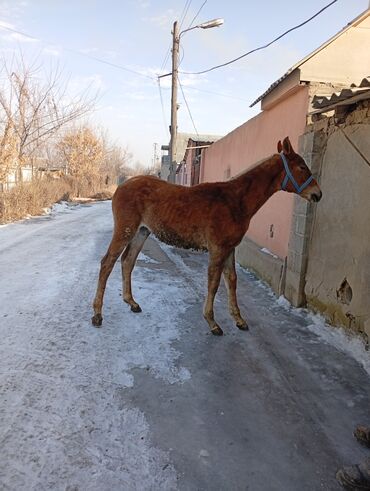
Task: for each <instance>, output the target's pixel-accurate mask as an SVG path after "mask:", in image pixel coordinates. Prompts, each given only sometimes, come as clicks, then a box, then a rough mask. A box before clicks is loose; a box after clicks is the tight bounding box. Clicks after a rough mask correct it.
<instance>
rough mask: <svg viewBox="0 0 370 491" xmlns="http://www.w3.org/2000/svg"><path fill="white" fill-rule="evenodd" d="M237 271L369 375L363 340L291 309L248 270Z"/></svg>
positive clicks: (369, 356)
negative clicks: (251, 280) (252, 280)
mask: <svg viewBox="0 0 370 491" xmlns="http://www.w3.org/2000/svg"><path fill="white" fill-rule="evenodd" d="M238 270H239V271H241V272H243V274H245V275H247V276H249V277H250V278H253V279H254V282H255V284H256V286H257V287H258V288H261V289H262V290H264V293H266V294H267V295H268V296H270V297H271V298H272V299H274V301H275V304H276V305H278V306H279V307H280V308H283V309H284V310H286V311H288V312H290V313H291V314H293V315H297V316H299V317H301V318H303V319H305V320H306V322H307V329H309V330H310V331H311V332H313V333H314V334H316V335H317V336H318V337H319V339H320V340H322V341H324V342H325V343H327V344H330V345H331V346H334V347H335V348H336V349H338V350H339V351H342V352H343V353H346V354H347V355H348V356H350V357H351V358H353V359H354V360H356V361H357V362H358V363H359V364H360V365H361V366H362V367H363V368H364V370H365V371H366V372H367V373H368V374H369V375H370V352H369V351H368V350H367V349H366V344H365V341H364V340H363V338H361V337H360V336H358V335H356V334H351V333H349V332H348V331H346V330H345V329H343V328H342V327H340V326H332V325H330V324H328V323H327V322H326V321H325V318H324V317H323V316H322V315H320V314H315V313H313V312H312V311H310V310H308V309H306V308H296V307H293V305H292V304H291V303H290V302H289V300H288V299H287V298H285V297H284V296H283V295H281V296H280V297H278V298H277V297H276V295H275V293H274V292H273V290H272V289H271V288H270V286H269V285H267V284H266V283H265V282H264V281H262V280H258V279H257V280H256V277H255V275H254V274H253V273H251V272H250V271H249V270H248V269H246V268H243V267H242V266H239V267H238Z"/></svg>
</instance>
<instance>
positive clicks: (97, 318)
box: [91, 314, 103, 327]
mask: <svg viewBox="0 0 370 491" xmlns="http://www.w3.org/2000/svg"><path fill="white" fill-rule="evenodd" d="M91 322H92V325H93V326H95V327H101V325H102V323H103V317H102V315H101V314H95V315H94V316H93V317H91Z"/></svg>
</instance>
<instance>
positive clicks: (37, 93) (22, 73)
mask: <svg viewBox="0 0 370 491" xmlns="http://www.w3.org/2000/svg"><path fill="white" fill-rule="evenodd" d="M0 74H1V76H2V77H3V79H5V83H4V84H3V86H2V87H1V88H0V134H3V136H4V137H5V135H6V132H7V131H8V133H9V128H12V132H13V136H14V138H15V139H16V144H17V145H16V146H17V159H16V160H17V165H18V167H22V166H23V165H24V164H25V163H26V161H27V162H32V160H33V159H34V158H35V156H36V154H37V152H38V151H39V150H40V148H41V147H42V145H44V144H45V142H47V140H48V139H49V138H51V137H52V136H53V135H55V133H56V132H58V131H59V130H60V129H61V128H62V127H64V126H66V125H67V124H69V123H71V122H73V121H76V120H77V119H79V118H81V117H82V116H84V115H86V114H87V113H88V112H90V111H91V110H92V109H93V106H94V103H95V100H96V96H90V95H89V94H88V93H86V92H85V93H84V94H82V95H78V96H76V97H72V98H71V97H69V96H67V89H68V84H67V83H66V82H64V81H63V80H62V76H61V72H60V70H58V69H55V70H51V71H50V73H49V74H48V76H47V78H46V79H45V81H42V79H43V77H42V66H40V65H35V64H34V65H32V66H26V64H25V63H24V60H23V58H22V56H21V55H20V57H19V59H18V60H13V62H12V63H11V64H10V65H9V64H7V63H6V62H5V61H3V64H2V67H1V68H0Z"/></svg>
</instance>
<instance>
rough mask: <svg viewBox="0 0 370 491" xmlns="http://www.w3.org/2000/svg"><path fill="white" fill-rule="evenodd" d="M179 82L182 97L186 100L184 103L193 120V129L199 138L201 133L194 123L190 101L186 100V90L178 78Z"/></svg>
mask: <svg viewBox="0 0 370 491" xmlns="http://www.w3.org/2000/svg"><path fill="white" fill-rule="evenodd" d="M177 80H178V82H179V85H180V89H181V93H182V97H183V99H184V102H185V104H186V107H187V110H188V113H189V116H190V119H191V122H192V123H193V127H194V130H195V133H196V134H197V136H198V137H199V133H198V130H197V128H196V126H195V123H194V119H193V116H192V114H191V111H190V107H189V104H188V101H187V100H186V97H185V94H184V89H183V88H182V84H181V82H180V79H179V77H177Z"/></svg>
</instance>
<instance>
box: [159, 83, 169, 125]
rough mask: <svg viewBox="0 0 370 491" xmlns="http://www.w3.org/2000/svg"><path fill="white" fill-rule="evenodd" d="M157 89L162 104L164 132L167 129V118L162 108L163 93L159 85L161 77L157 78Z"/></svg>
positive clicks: (162, 104)
mask: <svg viewBox="0 0 370 491" xmlns="http://www.w3.org/2000/svg"><path fill="white" fill-rule="evenodd" d="M158 89H159V98H160V101H161V106H162V116H163V123H164V127H165V133H167V131H168V125H167V119H166V111H165V110H164V103H163V94H162V87H161V79H160V78H158Z"/></svg>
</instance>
